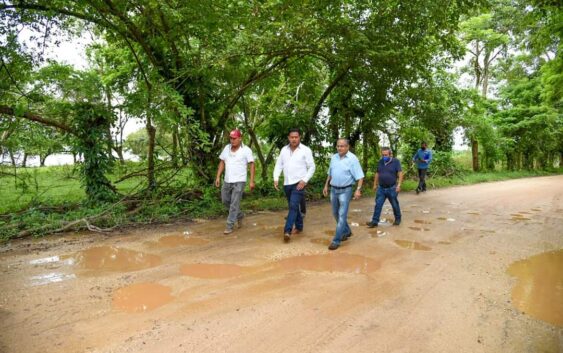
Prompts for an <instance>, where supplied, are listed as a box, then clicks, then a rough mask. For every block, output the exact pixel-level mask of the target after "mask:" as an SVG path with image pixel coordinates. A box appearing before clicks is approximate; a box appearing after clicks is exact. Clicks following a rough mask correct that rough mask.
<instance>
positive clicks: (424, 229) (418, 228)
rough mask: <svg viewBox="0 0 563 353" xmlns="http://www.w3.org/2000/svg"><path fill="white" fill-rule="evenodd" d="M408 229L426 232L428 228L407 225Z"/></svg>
mask: <svg viewBox="0 0 563 353" xmlns="http://www.w3.org/2000/svg"><path fill="white" fill-rule="evenodd" d="M409 229H412V230H417V231H420V232H428V231H429V230H430V229H429V228H423V227H409Z"/></svg>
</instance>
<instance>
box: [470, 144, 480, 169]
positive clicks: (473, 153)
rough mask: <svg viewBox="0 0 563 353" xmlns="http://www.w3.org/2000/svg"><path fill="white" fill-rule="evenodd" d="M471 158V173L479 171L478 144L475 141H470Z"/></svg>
mask: <svg viewBox="0 0 563 353" xmlns="http://www.w3.org/2000/svg"><path fill="white" fill-rule="evenodd" d="M471 157H472V160H473V171H474V172H477V171H479V142H478V141H477V140H476V139H473V138H472V139H471Z"/></svg>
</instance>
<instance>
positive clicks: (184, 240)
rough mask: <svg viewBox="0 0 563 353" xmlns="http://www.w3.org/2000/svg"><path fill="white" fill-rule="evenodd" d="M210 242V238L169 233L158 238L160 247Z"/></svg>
mask: <svg viewBox="0 0 563 353" xmlns="http://www.w3.org/2000/svg"><path fill="white" fill-rule="evenodd" d="M207 243H209V240H206V239H202V238H193V237H184V236H181V235H167V236H164V237H161V238H160V239H158V243H157V246H159V247H170V248H171V247H176V246H182V245H203V244H207Z"/></svg>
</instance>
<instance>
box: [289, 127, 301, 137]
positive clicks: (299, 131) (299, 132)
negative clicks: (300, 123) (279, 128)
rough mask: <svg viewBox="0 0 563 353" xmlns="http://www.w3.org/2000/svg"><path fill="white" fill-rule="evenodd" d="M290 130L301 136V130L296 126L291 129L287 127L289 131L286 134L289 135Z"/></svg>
mask: <svg viewBox="0 0 563 353" xmlns="http://www.w3.org/2000/svg"><path fill="white" fill-rule="evenodd" d="M292 132H296V133H297V134H299V136H301V130H299V129H298V128H296V127H295V128H293V129H289V133H288V135H290V134H291V133H292Z"/></svg>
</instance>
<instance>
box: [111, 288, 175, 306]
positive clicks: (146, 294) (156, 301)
mask: <svg viewBox="0 0 563 353" xmlns="http://www.w3.org/2000/svg"><path fill="white" fill-rule="evenodd" d="M171 291H172V289H171V288H170V287H167V286H163V285H161V284H156V283H137V284H133V285H130V286H127V287H122V288H119V289H118V290H116V291H115V293H114V294H113V298H112V302H111V305H112V307H113V308H114V309H118V310H122V311H125V312H128V313H140V312H145V311H149V310H153V309H156V308H158V307H160V306H162V305H164V304H167V303H168V302H170V301H172V300H173V299H174V297H173V296H172V295H170V292H171Z"/></svg>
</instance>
